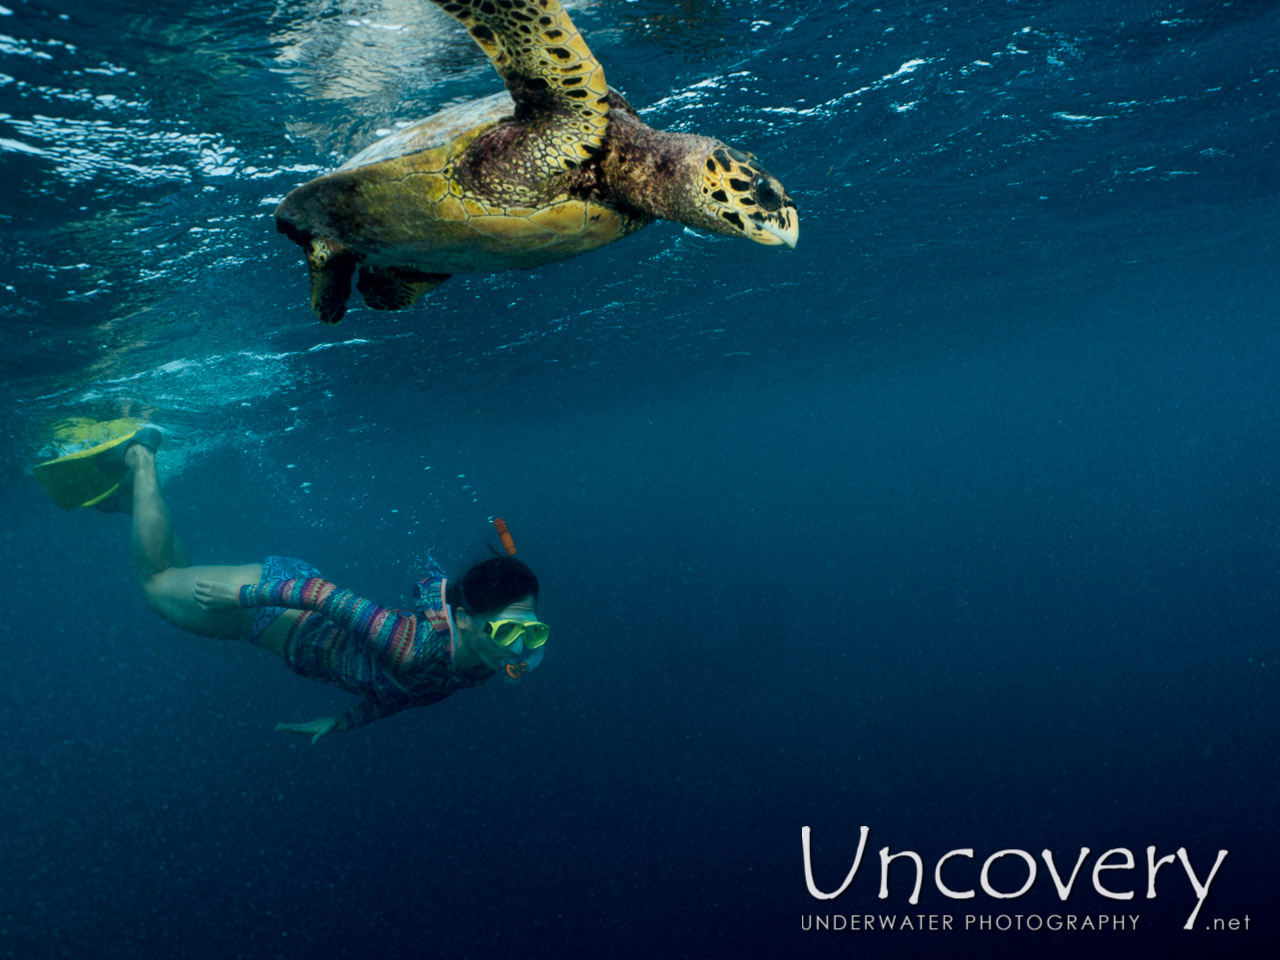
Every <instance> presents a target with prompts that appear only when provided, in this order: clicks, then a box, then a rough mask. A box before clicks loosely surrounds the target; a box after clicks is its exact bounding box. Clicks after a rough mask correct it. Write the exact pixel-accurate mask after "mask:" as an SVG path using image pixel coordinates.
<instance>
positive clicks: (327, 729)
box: [276, 717, 338, 743]
mask: <svg viewBox="0 0 1280 960" xmlns="http://www.w3.org/2000/svg"><path fill="white" fill-rule="evenodd" d="M337 725H338V718H337V717H321V718H320V719H319V720H312V721H311V722H310V723H277V724H276V731H277V732H283V733H300V734H302V735H303V736H304V737H306V736H309V737H311V742H312V743H315V742H316V741H317V740H319V739H320V738H321V737H323V736H324V735H325V734H326V733H332V732H333V728H334V727H336V726H337Z"/></svg>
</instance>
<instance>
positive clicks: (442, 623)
mask: <svg viewBox="0 0 1280 960" xmlns="http://www.w3.org/2000/svg"><path fill="white" fill-rule="evenodd" d="M428 563H429V568H428V576H427V578H426V579H424V580H422V581H420V582H419V584H418V599H419V604H420V609H418V610H413V611H406V610H392V609H389V608H387V607H382V606H379V605H378V604H376V603H374V602H373V601H371V600H368V599H366V598H364V597H361V596H358V595H356V594H354V593H352V592H351V591H350V590H343V589H341V588H340V587H338V586H336V585H335V584H333V583H330V582H329V581H328V580H325V579H323V578H321V577H307V578H294V579H288V580H268V579H264V580H263V581H262V582H260V583H257V584H246V585H245V586H243V587H241V588H240V596H239V603H240V606H242V607H287V608H289V609H291V610H303V611H305V613H304V614H303V616H302V617H301V618H299V620H298V621H297V623H296V624H295V625H294V627H293V630H292V631H291V632H290V634H289V638H288V639H287V640H286V641H285V645H284V659H285V662H286V663H287V664H288V665H289V668H290V669H291V670H293V671H294V672H295V673H297V674H300V675H301V676H304V677H308V678H310V679H312V680H319V681H321V682H323V683H329V684H333V685H334V686H338V687H342V688H343V689H344V690H349V691H351V692H352V693H357V694H360V696H361V697H362V698H363V699H362V700H361V702H360V703H358V704H356V705H355V706H354V707H352V708H351V709H349V710H347V711H346V712H345V713H343V714H341V715H340V716H339V717H338V718H337V729H339V730H353V729H355V728H356V727H362V726H364V725H365V724H368V723H372V722H373V721H374V720H378V719H381V718H382V717H386V716H390V715H391V714H393V713H398V712H400V711H401V710H405V709H407V708H409V707H418V706H426V705H428V704H431V703H436V702H438V701H440V700H443V699H444V698H445V697H447V696H450V695H451V694H453V693H455V692H456V691H458V690H462V689H465V688H467V687H474V686H476V685H477V684H480V683H483V682H484V681H485V680H487V679H489V677H491V676H493V671H492V670H488V669H484V668H481V669H480V670H478V671H475V672H469V673H458V672H455V671H454V669H453V624H452V621H451V619H450V617H449V612H448V610H447V608H446V607H445V604H444V591H445V584H446V580H445V577H444V571H443V570H442V569H441V568H440V566H439V564H437V563H436V562H435V561H434V560H429V561H428Z"/></svg>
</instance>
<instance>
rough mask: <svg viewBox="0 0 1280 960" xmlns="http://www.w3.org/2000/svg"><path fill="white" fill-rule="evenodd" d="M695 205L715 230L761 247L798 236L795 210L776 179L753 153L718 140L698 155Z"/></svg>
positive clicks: (792, 241) (793, 241)
mask: <svg viewBox="0 0 1280 960" xmlns="http://www.w3.org/2000/svg"><path fill="white" fill-rule="evenodd" d="M699 207H700V208H701V211H702V213H703V214H704V215H705V217H706V218H707V219H709V221H710V222H708V223H707V224H706V225H707V227H708V228H709V229H712V230H715V231H716V232H718V233H728V234H733V235H734V236H739V237H746V238H747V239H748V240H754V241H755V242H756V243H763V244H765V245H766V246H777V245H779V244H783V243H785V244H786V245H787V246H788V247H794V246H795V245H796V240H797V239H799V237H800V215H799V213H797V212H796V205H795V203H794V202H792V200H791V198H790V197H789V196H787V191H786V190H785V189H783V186H782V184H781V183H779V182H778V181H777V180H775V179H774V178H773V177H771V176H770V175H769V174H768V173H767V172H766V171H765V169H764V168H763V167H761V166H760V164H759V163H757V162H756V158H755V157H754V156H752V155H751V154H749V153H743V152H742V151H740V150H734V149H733V148H732V147H727V146H725V145H724V144H722V143H717V144H716V145H715V146H714V147H712V148H711V150H710V151H709V152H708V153H707V155H706V157H705V158H704V160H703V163H702V184H701V195H700V198H699Z"/></svg>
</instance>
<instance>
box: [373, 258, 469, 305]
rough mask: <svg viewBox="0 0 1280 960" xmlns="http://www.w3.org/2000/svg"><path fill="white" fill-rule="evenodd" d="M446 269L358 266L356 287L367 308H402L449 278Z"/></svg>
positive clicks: (412, 303) (413, 302)
mask: <svg viewBox="0 0 1280 960" xmlns="http://www.w3.org/2000/svg"><path fill="white" fill-rule="evenodd" d="M450 276H451V274H448V273H423V272H422V271H420V270H406V269H404V268H400V267H370V266H363V267H361V268H360V280H359V282H358V283H357V284H356V289H357V290H359V291H360V295H361V296H362V297H364V305H365V306H366V307H368V308H369V309H370V310H406V309H408V308H409V307H411V306H413V305H414V304H415V303H416V302H417V300H418V298H419V297H420V296H422V295H423V294H424V293H426V292H427V291H429V290H434V289H435V288H436V287H438V286H440V284H442V283H444V282H445V281H446V280H448V279H449V277H450Z"/></svg>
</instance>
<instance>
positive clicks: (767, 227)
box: [747, 205, 800, 250]
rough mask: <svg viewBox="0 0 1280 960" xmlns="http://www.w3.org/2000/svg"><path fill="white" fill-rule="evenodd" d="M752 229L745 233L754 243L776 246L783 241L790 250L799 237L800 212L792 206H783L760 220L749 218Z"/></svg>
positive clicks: (793, 247) (794, 246)
mask: <svg viewBox="0 0 1280 960" xmlns="http://www.w3.org/2000/svg"><path fill="white" fill-rule="evenodd" d="M751 226H752V227H753V228H754V229H752V230H751V231H750V232H749V233H748V234H747V235H748V236H749V237H750V238H751V239H752V240H754V241H755V242H756V243H763V244H764V245H765V246H768V247H776V246H777V245H778V244H782V243H785V244H786V245H787V246H788V247H790V248H791V249H792V250H794V249H795V248H796V241H797V240H799V239H800V214H799V213H798V212H797V211H796V208H795V207H793V206H790V205H788V206H785V207H783V208H782V209H781V210H778V211H776V212H775V213H771V214H766V215H765V216H764V217H763V218H761V219H760V220H756V219H755V218H754V217H752V218H751Z"/></svg>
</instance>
